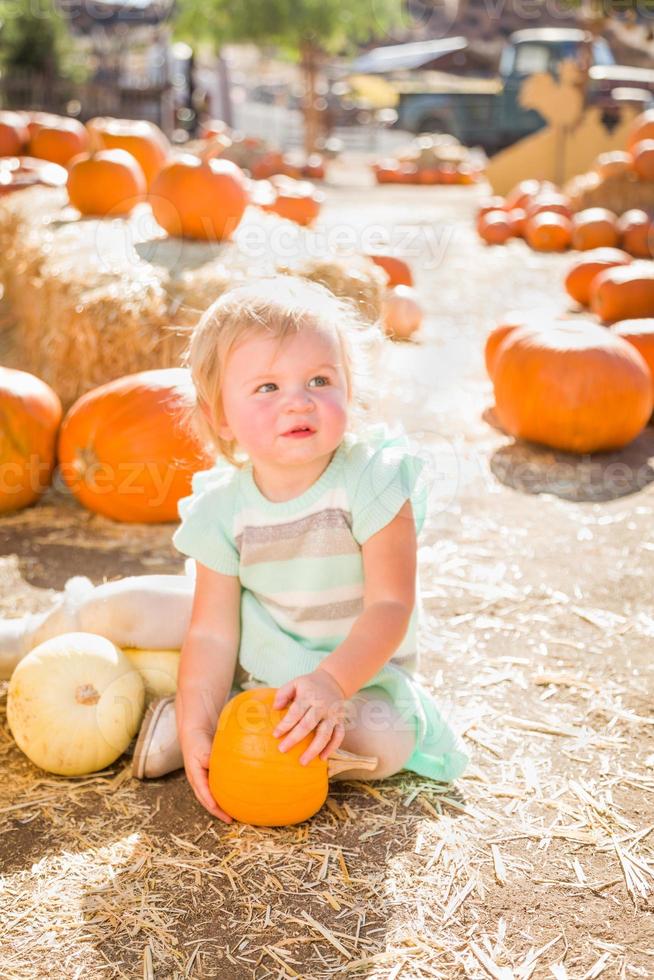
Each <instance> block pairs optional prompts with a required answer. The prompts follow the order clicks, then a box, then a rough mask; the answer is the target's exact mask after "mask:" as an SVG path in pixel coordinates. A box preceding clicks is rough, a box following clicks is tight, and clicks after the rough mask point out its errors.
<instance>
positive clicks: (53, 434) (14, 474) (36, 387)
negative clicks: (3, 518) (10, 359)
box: [0, 367, 61, 514]
mask: <svg viewBox="0 0 654 980" xmlns="http://www.w3.org/2000/svg"><path fill="white" fill-rule="evenodd" d="M0 413H1V417H2V424H1V425H0V513H2V514H6V513H8V512H9V511H13V510H19V509H20V508H21V507H27V505H28V504H32V503H34V501H35V500H37V499H38V497H39V496H40V495H41V494H42V493H43V492H44V491H45V490H46V489H47V488H48V486H49V485H50V478H51V476H52V471H53V468H54V462H55V446H56V442H57V429H58V428H59V423H60V421H61V403H60V401H59V398H58V397H57V395H56V394H55V392H54V391H53V390H52V388H50V386H49V385H47V384H46V383H45V381H41V379H40V378H36V377H34V375H32V374H27V373H26V372H25V371H15V370H13V369H12V368H6V367H0Z"/></svg>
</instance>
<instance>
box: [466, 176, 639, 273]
mask: <svg viewBox="0 0 654 980" xmlns="http://www.w3.org/2000/svg"><path fill="white" fill-rule="evenodd" d="M477 231H478V233H479V235H480V237H481V238H482V239H483V240H484V241H485V242H486V243H487V244H488V245H504V244H505V242H507V241H508V240H509V239H510V238H523V239H524V241H525V242H526V243H527V244H528V245H529V246H530V247H531V248H533V249H534V250H535V251H538V252H564V251H566V250H567V249H569V248H573V249H577V250H578V251H581V252H584V251H586V250H588V249H593V248H602V247H608V248H615V247H618V246H619V247H620V248H622V249H624V251H626V252H628V253H629V254H630V255H633V256H634V257H636V258H646V257H649V256H651V254H652V251H651V245H652V242H651V241H650V238H651V236H652V233H653V231H654V229H653V223H652V219H651V218H650V216H649V215H648V214H647V212H646V211H643V210H641V209H639V208H632V209H631V210H630V211H626V212H625V213H624V214H623V215H621V216H620V217H618V216H617V215H616V214H614V213H613V212H612V211H609V210H607V209H606V208H586V209H585V210H584V211H579V212H577V213H576V214H574V213H573V209H572V202H571V200H570V198H569V197H567V195H565V194H562V193H561V192H560V191H557V189H556V187H554V185H553V184H550V183H548V182H546V181H537V180H525V181H522V182H521V183H520V184H518V185H517V187H514V188H513V190H512V191H511V192H510V193H509V194H507V196H506V198H500V197H494V198H491V199H490V200H488V201H485V202H484V203H483V204H482V205H481V206H480V208H479V211H478V214H477Z"/></svg>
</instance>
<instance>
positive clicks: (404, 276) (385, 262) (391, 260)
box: [368, 254, 413, 289]
mask: <svg viewBox="0 0 654 980" xmlns="http://www.w3.org/2000/svg"><path fill="white" fill-rule="evenodd" d="M368 258H369V259H372V261H373V262H374V263H375V265H379V266H381V268H382V269H383V270H384V272H385V273H386V275H387V276H388V283H387V285H388V286H389V287H390V288H391V289H392V288H393V286H413V274H412V272H411V269H410V268H409V266H408V265H407V263H406V262H405V261H404V259H399V258H398V257H397V256H396V255H379V254H375V255H368Z"/></svg>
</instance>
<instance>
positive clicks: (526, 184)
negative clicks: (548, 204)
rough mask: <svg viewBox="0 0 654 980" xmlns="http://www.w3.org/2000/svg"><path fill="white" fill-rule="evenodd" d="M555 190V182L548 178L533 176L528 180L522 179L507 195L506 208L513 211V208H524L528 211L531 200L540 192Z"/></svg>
mask: <svg viewBox="0 0 654 980" xmlns="http://www.w3.org/2000/svg"><path fill="white" fill-rule="evenodd" d="M555 190H556V188H555V187H554V184H552V183H550V181H548V180H535V179H534V178H531V177H530V178H527V179H526V180H521V181H520V183H519V184H516V185H515V187H514V188H513V189H512V190H510V191H509V193H508V194H507V195H506V209H507V211H512V210H513V208H524V210H525V211H526V210H527V206H528V204H529V202H530V201H531V200H533V198H535V197H537V196H538V195H539V194H543V193H545V192H551V191H555Z"/></svg>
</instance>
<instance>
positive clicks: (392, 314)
mask: <svg viewBox="0 0 654 980" xmlns="http://www.w3.org/2000/svg"><path fill="white" fill-rule="evenodd" d="M421 323H422V307H421V306H420V303H419V302H418V296H417V293H416V291H415V290H414V289H412V288H411V286H395V287H394V288H393V289H387V290H386V295H385V296H384V299H383V301H382V324H383V327H384V330H385V332H386V334H387V335H388V336H389V337H392V338H393V340H408V339H409V337H410V336H411V335H412V334H414V333H415V332H416V330H418V329H419V328H420V325H421Z"/></svg>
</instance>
